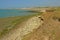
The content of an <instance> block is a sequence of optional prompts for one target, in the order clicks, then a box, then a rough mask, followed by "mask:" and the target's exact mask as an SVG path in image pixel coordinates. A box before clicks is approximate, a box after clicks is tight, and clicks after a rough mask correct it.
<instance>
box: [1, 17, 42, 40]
mask: <svg viewBox="0 0 60 40" xmlns="http://www.w3.org/2000/svg"><path fill="white" fill-rule="evenodd" d="M39 17H40V16H34V17H32V18H29V19H28V20H27V21H25V22H23V23H22V25H19V27H18V28H17V29H14V30H11V31H10V32H9V33H7V34H6V35H4V36H3V37H2V38H0V40H21V39H22V38H23V36H24V35H27V34H28V33H30V32H33V30H34V29H37V28H38V27H39V26H40V25H42V24H43V21H42V20H41V18H39Z"/></svg>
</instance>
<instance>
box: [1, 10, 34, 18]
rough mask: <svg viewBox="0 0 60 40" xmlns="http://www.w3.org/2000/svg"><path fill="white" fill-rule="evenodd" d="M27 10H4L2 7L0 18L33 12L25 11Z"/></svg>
mask: <svg viewBox="0 0 60 40" xmlns="http://www.w3.org/2000/svg"><path fill="white" fill-rule="evenodd" d="M27 11H29V10H5V9H4V10H3V9H0V18H5V17H12V16H24V15H31V14H34V13H31V12H27Z"/></svg>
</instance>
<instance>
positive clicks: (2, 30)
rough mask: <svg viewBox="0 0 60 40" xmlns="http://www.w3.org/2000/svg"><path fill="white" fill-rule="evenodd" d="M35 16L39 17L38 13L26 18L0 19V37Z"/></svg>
mask: <svg viewBox="0 0 60 40" xmlns="http://www.w3.org/2000/svg"><path fill="white" fill-rule="evenodd" d="M37 15H40V13H36V14H33V15H27V16H18V17H9V18H0V37H1V36H2V35H5V34H6V33H8V32H9V31H10V30H11V29H14V28H16V26H17V25H19V24H20V23H22V22H24V21H26V20H28V19H29V18H31V17H33V16H37Z"/></svg>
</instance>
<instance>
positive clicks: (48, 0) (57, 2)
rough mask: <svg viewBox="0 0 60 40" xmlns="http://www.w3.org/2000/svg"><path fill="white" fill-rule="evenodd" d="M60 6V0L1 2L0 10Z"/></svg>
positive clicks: (6, 0) (3, 0)
mask: <svg viewBox="0 0 60 40" xmlns="http://www.w3.org/2000/svg"><path fill="white" fill-rule="evenodd" d="M38 6H60V0H0V8H25V7H38Z"/></svg>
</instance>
